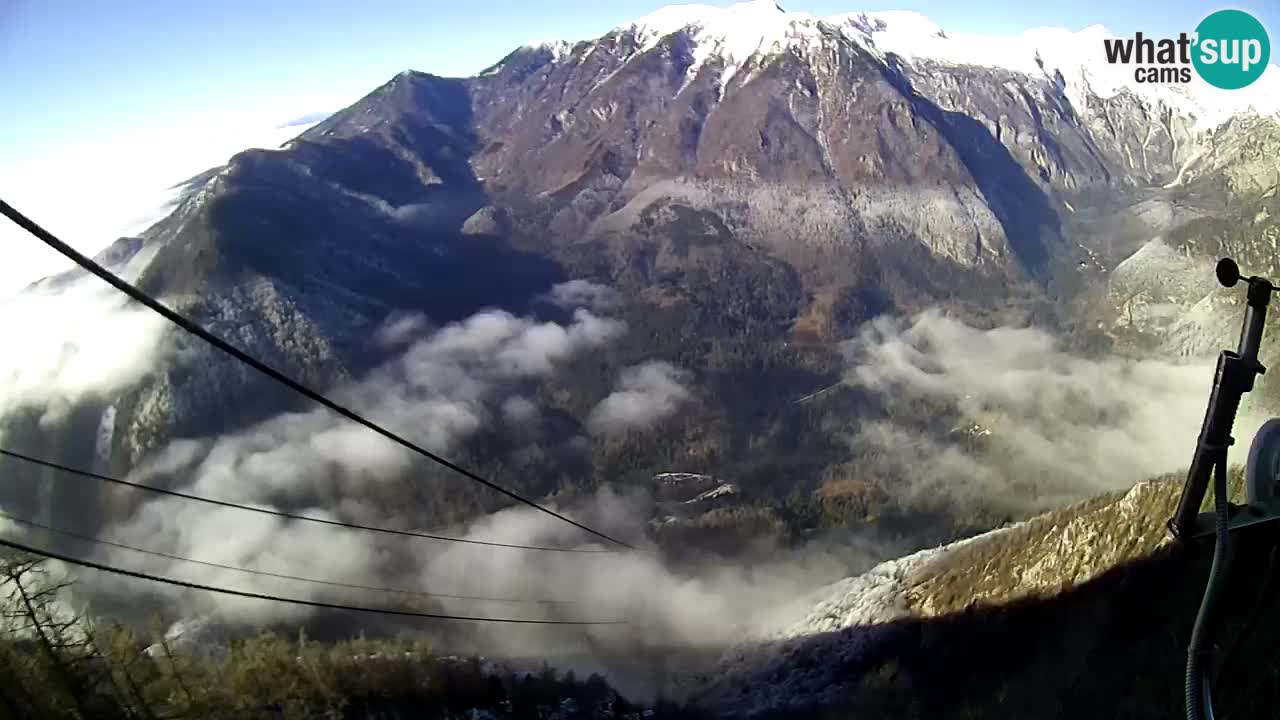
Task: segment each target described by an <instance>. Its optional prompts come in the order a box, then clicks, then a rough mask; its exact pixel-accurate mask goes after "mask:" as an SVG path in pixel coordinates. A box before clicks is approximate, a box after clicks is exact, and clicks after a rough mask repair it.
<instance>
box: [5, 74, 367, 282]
mask: <svg viewBox="0 0 1280 720" xmlns="http://www.w3.org/2000/svg"><path fill="white" fill-rule="evenodd" d="M296 100H297V101H298V102H302V101H303V100H306V101H308V102H322V103H326V105H325V107H341V106H342V105H343V104H346V103H345V102H343V101H341V100H339V99H338V98H305V99H301V98H300V99H296ZM314 109H315V107H314V106H313V107H310V108H300V107H298V106H297V105H296V104H295V105H293V106H290V107H281V108H274V109H270V110H268V111H262V110H258V109H253V110H238V111H227V112H223V113H214V114H208V115H205V116H201V117H185V118H184V117H177V118H175V120H174V121H173V123H172V124H171V125H169V126H167V127H166V128H165V129H163V130H157V129H156V128H147V129H146V130H145V131H143V130H140V129H139V130H136V131H131V132H122V133H119V134H117V135H114V136H113V137H110V138H106V139H104V138H102V137H98V136H95V137H93V138H92V139H83V140H82V141H81V142H79V143H70V142H69V143H67V144H65V145H62V146H59V147H52V148H42V151H41V152H40V153H38V154H31V155H30V156H27V157H16V158H3V159H0V197H3V198H4V199H5V200H6V201H7V202H9V203H11V204H13V205H14V207H16V208H18V210H20V211H22V212H23V213H25V214H26V215H27V216H29V217H30V218H31V219H33V220H34V221H35V222H37V223H39V224H40V225H42V226H43V227H44V228H45V229H46V230H49V231H51V232H53V233H54V234H55V235H57V236H58V237H59V238H61V239H62V240H64V241H66V242H67V243H68V244H70V245H71V246H72V247H74V248H76V249H77V250H79V251H80V252H83V253H86V254H89V255H92V254H94V253H96V252H98V251H99V250H101V249H102V248H104V247H106V246H107V245H109V244H111V243H112V242H114V241H115V240H116V239H117V238H119V237H121V236H125V235H134V234H137V233H140V232H142V231H143V230H145V229H146V228H147V227H149V226H150V225H151V224H153V223H154V222H156V221H158V220H160V219H161V218H163V217H164V216H165V215H167V214H168V212H169V211H170V209H171V207H170V206H171V205H172V203H173V202H174V201H175V199H176V198H177V194H178V192H177V191H176V190H175V189H174V188H173V186H174V185H176V184H177V183H180V182H183V181H184V180H187V179H188V178H190V177H192V176H194V175H196V174H198V173H201V172H203V171H205V170H208V169H209V168H212V167H216V166H218V165H222V164H223V163H226V162H227V160H229V159H230V158H231V156H232V155H234V154H236V153H237V152H240V151H241V150H246V149H249V148H254V147H261V148H277V147H279V146H280V145H281V144H282V143H284V142H286V141H288V140H290V139H291V138H293V137H295V136H297V135H298V134H300V133H302V132H303V131H305V130H306V129H307V128H308V127H310V126H307V125H301V126H300V125H294V126H289V127H280V125H281V123H282V122H284V121H287V120H289V119H292V118H296V117H298V116H299V115H301V114H302V112H303V111H309V110H314ZM192 138H199V141H198V142H193V141H192ZM0 245H3V247H5V248H6V255H5V261H4V263H0V297H3V296H6V295H10V294H13V293H15V292H17V291H18V290H20V289H22V288H23V287H25V286H26V285H28V284H29V283H31V282H34V281H35V280H38V279H39V278H41V277H45V276H47V275H51V274H53V273H56V272H60V271H61V270H64V269H67V268H69V267H71V261H69V260H67V259H66V258H63V257H62V256H61V255H58V254H57V253H55V252H54V251H53V250H51V249H49V248H48V247H46V246H44V245H43V244H42V243H41V242H40V241H38V240H36V239H35V238H33V237H31V236H30V235H28V234H27V233H26V232H25V231H24V230H22V229H21V228H19V227H18V226H17V225H14V224H13V223H11V222H9V221H8V220H7V219H0Z"/></svg>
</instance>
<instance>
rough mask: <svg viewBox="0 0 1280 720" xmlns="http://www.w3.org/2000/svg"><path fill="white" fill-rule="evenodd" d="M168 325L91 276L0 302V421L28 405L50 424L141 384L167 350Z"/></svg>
mask: <svg viewBox="0 0 1280 720" xmlns="http://www.w3.org/2000/svg"><path fill="white" fill-rule="evenodd" d="M166 322H167V321H165V320H164V318H161V317H160V316H158V315H156V314H155V313H153V312H151V311H150V310H147V309H146V308H143V307H140V306H138V305H136V304H134V303H132V301H130V300H129V299H128V298H126V297H125V296H123V295H121V294H120V293H118V292H116V291H115V290H114V289H112V288H109V287H106V286H104V285H102V284H101V283H100V282H99V281H98V280H97V278H92V277H84V278H80V279H77V280H74V281H72V282H71V283H70V284H68V285H67V286H66V287H63V288H61V289H59V290H53V289H45V288H41V289H39V290H36V291H31V292H28V293H24V294H22V295H18V296H15V297H12V298H10V299H8V300H4V301H2V302H0V323H2V324H3V326H4V327H5V333H6V337H7V344H8V345H9V349H10V351H9V352H5V353H3V354H0V418H4V417H5V416H7V415H9V414H10V413H13V412H15V411H18V410H21V409H24V408H29V409H35V410H37V411H38V412H40V413H41V418H42V423H44V424H46V425H50V424H52V423H54V422H56V421H58V420H60V419H61V418H62V417H63V416H64V415H65V414H66V412H67V411H68V410H69V409H70V408H71V407H72V406H73V405H74V404H76V403H77V402H79V401H81V400H84V399H86V398H106V397H108V396H110V395H112V394H113V393H115V392H117V391H119V390H122V389H124V388H126V387H128V386H129V385H131V384H133V383H135V382H137V381H138V380H140V379H141V378H142V377H144V376H145V375H146V373H147V372H149V371H150V369H151V368H152V367H154V365H155V363H156V362H157V361H158V360H159V359H160V358H161V357H162V354H163V353H164V352H166V351H167V347H166V345H165V343H164V341H163V339H164V337H165V333H164V331H165V329H166V327H167V324H166Z"/></svg>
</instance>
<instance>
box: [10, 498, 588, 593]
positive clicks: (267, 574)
mask: <svg viewBox="0 0 1280 720" xmlns="http://www.w3.org/2000/svg"><path fill="white" fill-rule="evenodd" d="M0 518H5V519H7V520H10V521H12V522H15V523H18V524H19V525H26V526H27V527H33V528H39V529H40V530H44V531H46V532H51V533H53V534H55V535H62V536H64V537H69V538H74V539H76V540H80V541H82V542H87V543H93V544H95V545H106V546H108V547H114V548H120V549H121V550H128V551H130V552H135V553H139V554H142V555H151V556H154V557H161V558H166V559H168V560H177V561H179V562H184V563H191V564H193V565H204V566H205V567H211V568H218V569H220V570H231V571H234V572H238V573H246V574H249V575H262V576H265V577H273V578H280V579H282V580H297V581H300V582H307V583H314V584H316V585H328V586H331V587H340V588H349V589H353V590H372V591H374V592H385V593H395V594H397V595H414V596H417V597H432V598H446V599H449V600H476V601H481V602H495V603H512V604H525V605H577V604H578V602H577V601H574V600H544V599H524V598H507V597H488V596H484V595H452V594H446V593H435V592H425V591H422V590H408V589H405V588H388V587H377V586H374V585H357V584H355V583H344V582H336V581H333V580H320V579H318V578H309V577H303V576H301V575H286V574H284V573H274V572H267V571H266V570H251V569H249V568H243V567H237V566H235V565H223V564H222V563H216V562H208V561H206V560H196V559H195V558H189V557H183V556H181V555H171V554H169V553H165V552H160V551H158V550H148V549H146V548H140V547H134V546H132V545H125V544H124V543H118V542H114V541H112V540H106V539H104V538H100V537H95V536H93V535H83V534H81V533H77V532H72V531H70V530H63V529H61V528H56V527H52V526H50V525H45V524H43V523H38V522H36V521H34V520H28V519H26V518H20V517H16V516H14V515H10V514H9V513H6V512H0Z"/></svg>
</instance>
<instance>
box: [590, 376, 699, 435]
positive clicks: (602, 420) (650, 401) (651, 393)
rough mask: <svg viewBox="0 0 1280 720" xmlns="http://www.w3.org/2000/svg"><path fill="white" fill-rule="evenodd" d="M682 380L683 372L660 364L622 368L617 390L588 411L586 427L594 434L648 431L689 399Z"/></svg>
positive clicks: (683, 378) (684, 378)
mask: <svg viewBox="0 0 1280 720" xmlns="http://www.w3.org/2000/svg"><path fill="white" fill-rule="evenodd" d="M686 379H687V373H685V372H684V371H682V370H680V369H678V368H676V367H675V366H673V365H672V364H671V363H668V362H663V361H652V362H647V363H644V364H642V365H633V366H631V367H628V368H624V369H623V371H622V373H621V375H620V376H619V378H618V388H617V389H616V390H614V391H613V392H612V393H610V394H609V396H608V397H606V398H605V399H604V400H601V401H600V404H598V405H596V407H595V409H594V410H592V411H591V416H590V417H589V418H588V419H587V426H588V427H589V428H590V429H591V431H592V432H593V433H597V434H601V433H604V434H613V433H620V432H626V431H628V430H642V429H645V428H648V427H650V426H652V425H653V424H654V423H656V422H658V421H659V420H663V419H665V418H667V417H670V416H671V415H673V414H674V413H675V412H676V410H677V409H678V408H679V407H680V404H681V403H683V402H684V401H686V400H688V399H689V390H688V388H686V387H685V385H684V382H685V381H686Z"/></svg>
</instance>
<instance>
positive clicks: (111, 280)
mask: <svg viewBox="0 0 1280 720" xmlns="http://www.w3.org/2000/svg"><path fill="white" fill-rule="evenodd" d="M0 213H2V214H4V216H5V217H7V218H9V219H10V220H12V221H13V222H15V223H17V224H18V226H20V227H21V228H22V229H24V230H26V231H27V232H29V233H31V234H32V235H34V236H35V237H36V238H37V239H39V240H40V241H41V242H43V243H44V244H46V245H48V246H49V247H51V248H53V249H54V250H56V251H58V252H59V253H61V254H62V255H64V256H65V257H67V258H69V259H71V260H72V261H74V262H75V263H76V264H77V265H79V266H80V267H82V268H84V269H85V270H88V271H89V272H91V273H93V274H94V275H97V276H98V277H99V278H101V279H102V280H103V282H106V283H107V284H108V285H110V286H111V287H114V288H115V289H117V290H119V291H120V292H122V293H124V294H125V295H128V296H129V297H131V298H133V299H134V300H136V301H138V302H140V303H142V304H143V305H145V306H147V307H148V308H150V309H151V310H152V311H154V312H156V313H158V314H159V315H161V316H162V317H164V318H165V319H166V320H168V321H169V322H171V323H173V324H174V325H177V326H178V327H180V328H182V329H183V330H186V331H187V332H189V333H191V334H192V335H195V336H197V337H199V338H201V339H202V340H204V341H205V342H207V343H209V344H210V345H212V346H214V347H216V348H218V349H219V350H221V351H222V352H224V353H226V354H228V355H230V356H231V357H233V358H235V359H237V360H239V361H240V362H242V363H244V364H246V365H248V366H249V367H251V368H253V369H254V370H257V371H258V372H260V373H262V374H263V375H266V376H267V377H269V378H271V379H272V380H275V381H276V382H278V383H280V384H282V385H284V386H286V387H288V388H290V389H291V390H293V391H295V392H297V393H299V394H301V395H303V396H304V397H306V398H308V399H310V400H312V401H314V402H316V403H319V404H320V405H323V406H324V407H326V408H328V409H330V410H332V411H333V412H335V413H337V414H339V415H341V416H342V417H344V418H346V419H348V420H350V421H352V422H354V423H356V424H358V425H363V426H364V427H366V428H368V429H369V430H372V431H374V432H375V433H377V434H379V435H381V436H382V437H384V438H386V439H388V440H390V441H392V442H394V443H396V444H397V445H400V446H401V447H404V448H406V449H408V450H411V451H413V452H415V453H417V454H418V455H421V456H422V457H425V458H427V459H428V460H430V461H432V462H434V463H437V464H439V465H441V466H443V467H446V468H448V469H450V470H452V471H454V472H456V473H458V474H459V475H462V476H463V477H465V478H468V479H470V480H472V481H474V482H478V483H480V484H481V485H484V486H485V487H487V488H489V489H491V490H495V491H497V492H499V493H502V494H503V495H505V496H507V497H509V498H511V499H512V500H515V501H516V502H519V503H522V504H524V505H528V506H529V507H531V508H534V509H535V510H538V511H539V512H543V513H546V514H547V515H550V516H551V517H554V518H556V519H557V520H561V521H563V522H566V523H568V524H570V525H572V526H574V527H576V528H578V529H579V530H584V531H586V532H588V533H591V534H592V535H595V536H596V537H598V538H601V539H603V540H608V541H609V542H611V543H614V544H615V545H620V546H622V547H625V548H627V549H630V550H635V548H634V547H633V546H631V545H630V544H628V543H625V542H623V541H621V540H618V539H617V538H614V537H611V536H609V535H606V534H605V533H603V532H601V531H599V530H595V529H593V528H590V527H587V526H586V525H584V524H582V523H580V522H578V521H576V520H574V519H572V518H570V517H568V516H566V515H562V514H561V513H558V512H556V511H555V510H552V509H551V508H548V507H544V506H542V505H539V504H538V503H537V502H535V501H533V500H530V499H529V498H526V497H524V496H523V495H520V494H519V493H517V492H515V491H512V490H508V489H507V488H504V487H502V486H501V485H498V484H497V483H495V482H493V481H491V480H487V479H485V478H484V477H481V476H480V475H479V474H477V473H476V472H474V471H472V470H468V469H467V468H464V467H462V466H461V465H458V464H456V463H454V462H451V461H449V460H446V459H445V458H443V457H440V456H439V455H436V454H435V453H433V452H431V451H430V450H427V449H426V448H424V447H422V446H421V445H419V444H417V443H415V442H412V441H410V440H406V439H405V438H403V437H401V436H400V435H398V434H396V433H394V432H391V431H390V430H387V429H386V428H384V427H382V426H381V425H379V424H377V423H375V422H373V421H371V420H368V419H366V418H364V417H363V416H361V415H360V414H359V413H357V412H355V411H354V410H351V409H350V408H347V407H346V406H344V405H340V404H339V403H337V402H334V401H333V400H330V399H329V398H327V397H325V396H324V395H322V394H320V393H319V392H316V391H315V390H312V389H311V388H309V387H307V386H306V385H303V384H302V383H300V382H298V381H297V380H294V379H293V378H291V377H289V376H288V375H285V374H284V373H282V372H280V371H279V370H276V369H275V368H273V367H271V366H270V365H267V364H266V363H264V362H262V361H260V360H258V359H257V358H255V357H253V356H252V355H250V354H249V353H247V352H245V351H243V350H241V349H239V348H237V347H236V346H234V345H232V344H230V343H228V342H227V341H225V340H223V339H222V338H219V337H218V336H217V335H214V334H213V333H211V332H209V331H208V330H205V329H204V328H202V327H200V325H198V324H197V323H196V322H195V321H193V320H191V319H189V318H187V317H185V316H183V315H180V314H179V313H176V312H174V311H173V310H170V309H169V308H168V307H166V306H165V305H164V304H163V303H161V302H159V301H158V300H156V299H155V298H153V297H151V296H150V295H147V294H146V293H145V292H143V291H142V290H139V289H138V288H137V287H135V286H133V285H131V284H129V283H128V282H127V281H125V280H124V279H123V278H121V277H119V276H118V275H115V274H114V273H112V272H111V271H110V270H107V269H106V268H104V267H102V266H101V265H99V264H98V263H96V262H94V261H93V260H92V259H91V258H89V257H86V256H85V255H82V254H81V253H79V252H76V250H75V249H74V248H72V247H71V246H70V245H68V244H66V243H65V242H63V241H61V240H59V239H58V238H57V237H56V236H54V235H53V233H51V232H49V231H48V230H45V229H44V228H42V227H40V226H39V225H37V224H36V223H35V221H33V220H31V219H30V218H28V217H27V216H25V215H23V214H22V213H20V212H18V211H17V210H16V209H15V208H14V207H13V206H12V205H10V204H8V203H6V202H5V201H4V200H0Z"/></svg>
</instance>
